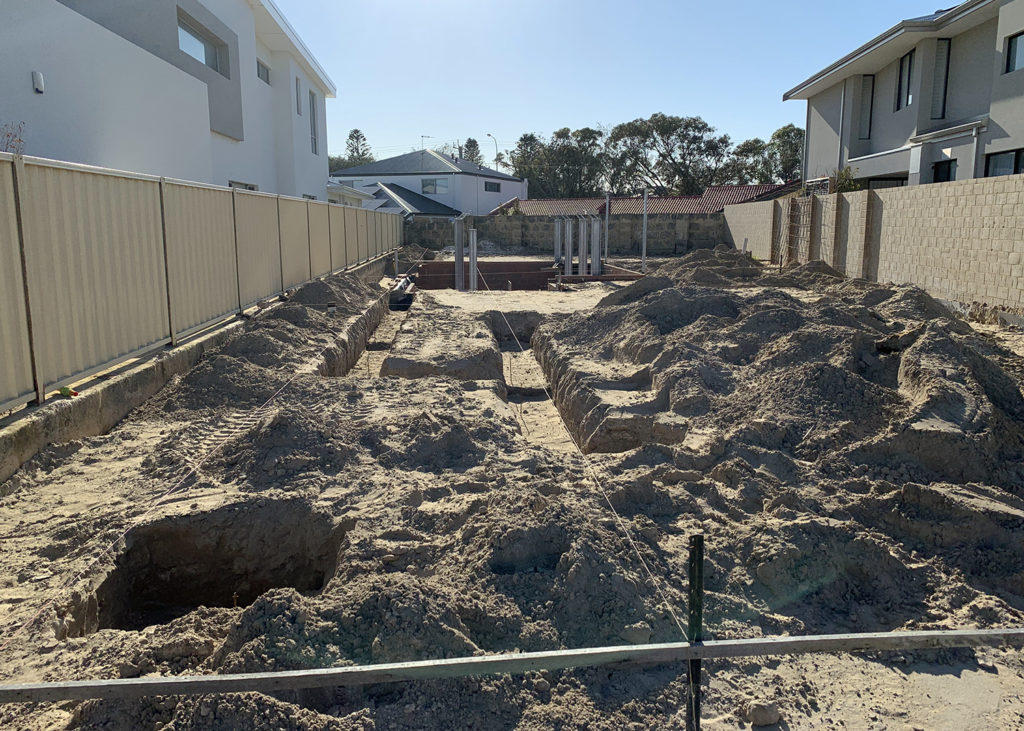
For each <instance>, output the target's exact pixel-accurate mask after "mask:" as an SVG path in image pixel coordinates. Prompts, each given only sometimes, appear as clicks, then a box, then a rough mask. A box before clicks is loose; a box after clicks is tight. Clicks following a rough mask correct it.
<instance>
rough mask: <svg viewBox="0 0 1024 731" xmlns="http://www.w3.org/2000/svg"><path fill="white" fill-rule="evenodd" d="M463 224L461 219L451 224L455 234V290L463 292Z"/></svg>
mask: <svg viewBox="0 0 1024 731" xmlns="http://www.w3.org/2000/svg"><path fill="white" fill-rule="evenodd" d="M464 225H465V222H464V221H463V220H462V217H461V216H460V217H459V218H456V219H455V222H454V224H453V228H454V232H455V289H456V291H458V292H463V291H465V289H466V247H465V244H464V243H463V235H462V234H463V226H464Z"/></svg>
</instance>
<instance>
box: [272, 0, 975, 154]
mask: <svg viewBox="0 0 1024 731" xmlns="http://www.w3.org/2000/svg"><path fill="white" fill-rule="evenodd" d="M275 2H276V3H277V5H278V6H279V7H280V8H281V10H282V12H283V13H284V14H285V16H286V17H287V18H288V20H289V22H290V23H291V24H292V26H293V27H294V28H295V30H296V31H297V32H298V33H299V35H300V36H301V37H302V39H303V40H304V41H305V43H306V45H307V46H308V47H309V48H310V50H311V51H312V52H313V54H314V55H315V56H316V57H317V58H318V59H319V61H320V63H321V64H322V65H323V67H324V68H325V69H326V70H327V73H328V74H329V75H330V76H331V78H332V79H333V80H334V82H335V84H336V85H337V87H338V98H337V99H331V100H328V101H327V127H328V149H329V151H330V153H331V154H340V153H342V152H343V150H344V145H345V138H346V137H347V135H348V131H349V130H350V129H352V128H353V127H358V128H359V129H361V130H362V131H363V133H364V134H365V135H366V137H367V139H368V140H369V142H370V145H371V147H372V148H373V151H374V154H375V155H376V156H377V158H378V159H380V158H383V157H390V156H392V155H398V154H401V153H403V152H408V151H409V150H411V149H417V148H418V147H419V145H420V135H431V136H432V139H428V140H426V144H427V145H428V146H430V145H433V146H437V145H439V144H441V143H444V142H453V143H454V142H455V141H456V140H463V141H464V140H465V139H466V138H467V137H475V138H476V139H477V140H478V141H479V142H480V148H481V150H482V151H483V154H484V156H485V158H486V159H487V161H488V163H490V161H491V159H492V157H493V156H494V143H493V142H492V141H491V139H490V138H489V137H487V133H488V132H490V133H491V134H493V135H494V136H495V137H496V138H497V140H498V144H499V146H500V149H502V150H505V149H510V148H512V147H513V146H514V145H515V141H516V139H517V138H518V137H519V135H521V134H522V133H524V132H535V133H538V134H541V135H544V136H545V137H546V136H547V135H549V134H550V133H551V132H553V131H554V130H556V129H558V128H560V127H570V128H572V129H577V128H579V127H585V126H591V127H596V126H599V125H605V126H609V127H610V126H612V125H615V124H618V123H619V122H625V121H629V120H632V119H636V118H637V117H647V116H649V115H651V114H653V113H654V112H664V113H666V114H676V115H681V116H689V115H696V116H700V117H703V118H704V119H705V120H707V121H708V122H709V123H710V124H712V125H713V126H714V127H716V128H717V129H718V130H719V131H720V132H723V133H726V134H728V135H729V136H730V137H732V139H733V140H734V141H735V142H740V141H742V140H744V139H748V138H750V137H762V138H767V137H768V136H769V135H771V133H772V132H773V131H774V130H775V129H777V128H778V127H781V126H782V125H784V124H788V123H789V122H793V123H795V124H797V125H799V126H801V127H802V126H804V121H805V113H806V107H805V103H804V102H799V101H792V102H786V103H783V102H782V94H783V92H785V91H787V90H788V89H790V88H792V87H793V86H795V85H796V84H798V83H799V82H801V81H803V80H804V79H806V78H807V77H808V76H810V75H811V74H813V73H814V72H816V71H818V70H820V69H822V68H824V67H825V66H827V65H828V64H830V63H831V62H833V61H835V60H837V59H838V58H840V57H841V56H843V55H845V54H846V53H848V52H849V51H852V50H853V49H854V48H856V47H857V46H859V45H861V44H862V43H865V42H866V41H868V40H870V39H871V38H873V37H874V36H876V35H878V34H879V33H881V32H882V31H884V30H886V29H888V28H889V27H891V26H893V25H894V24H896V23H897V22H898V21H900V20H902V19H904V18H910V17H915V16H919V15H926V14H928V13H931V12H933V11H934V10H936V8H937V7H938V6H940V5H944V6H947V7H948V6H951V5H954V4H955V0H904V1H903V2H892V1H891V0H888V1H884V2H883V1H882V0H860V2H856V3H839V2H833V1H832V0H826V1H824V2H817V3H808V2H797V1H795V0H775V1H774V2H763V1H762V2H756V1H754V0H738V1H733V2H728V1H725V0H717V1H712V2H708V1H706V0H705V1H702V2H694V1H692V0H675V1H674V2H673V1H671V0H632V1H630V0H618V1H616V2H613V1H611V0H518V1H516V2H509V1H508V0H505V1H503V2H497V1H492V0H372V1H371V2H366V1H364V0H360V1H357V2H352V1H350V0H275Z"/></svg>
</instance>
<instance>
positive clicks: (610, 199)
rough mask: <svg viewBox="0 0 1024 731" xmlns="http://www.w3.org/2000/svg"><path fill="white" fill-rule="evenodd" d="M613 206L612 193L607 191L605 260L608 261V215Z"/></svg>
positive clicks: (605, 205) (605, 206)
mask: <svg viewBox="0 0 1024 731" xmlns="http://www.w3.org/2000/svg"><path fill="white" fill-rule="evenodd" d="M611 207H612V194H611V192H610V191H606V192H605V194H604V260H605V261H608V215H609V212H610V211H611Z"/></svg>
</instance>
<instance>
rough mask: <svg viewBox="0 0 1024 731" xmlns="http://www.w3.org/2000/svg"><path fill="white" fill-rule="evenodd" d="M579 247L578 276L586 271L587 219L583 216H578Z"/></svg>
mask: <svg viewBox="0 0 1024 731" xmlns="http://www.w3.org/2000/svg"><path fill="white" fill-rule="evenodd" d="M579 248H580V276H584V275H586V273H587V219H586V217H585V216H580V236H579Z"/></svg>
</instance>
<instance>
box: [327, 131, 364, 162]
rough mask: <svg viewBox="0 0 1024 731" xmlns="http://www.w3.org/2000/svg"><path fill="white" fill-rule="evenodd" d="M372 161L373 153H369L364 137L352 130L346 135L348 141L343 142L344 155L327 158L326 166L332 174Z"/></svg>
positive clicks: (359, 132)
mask: <svg viewBox="0 0 1024 731" xmlns="http://www.w3.org/2000/svg"><path fill="white" fill-rule="evenodd" d="M373 160H374V157H373V153H372V152H370V143H369V142H367V141H366V135H364V134H363V133H362V132H361V131H359V130H358V129H354V130H351V131H350V132H349V133H348V139H347V140H345V154H344V155H330V156H328V158H327V165H328V168H329V170H330V171H331V172H334V171H336V170H344V169H346V168H354V167H355V166H356V165H365V164H366V163H368V162H373Z"/></svg>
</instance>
